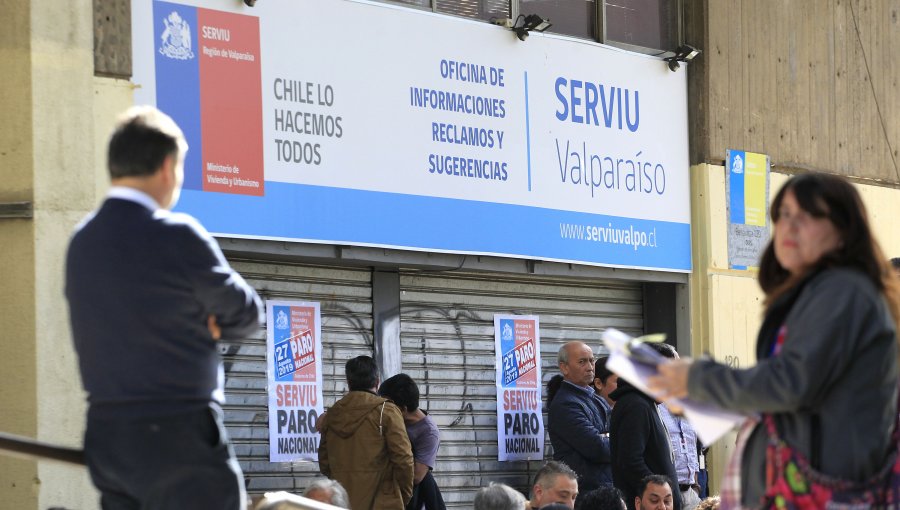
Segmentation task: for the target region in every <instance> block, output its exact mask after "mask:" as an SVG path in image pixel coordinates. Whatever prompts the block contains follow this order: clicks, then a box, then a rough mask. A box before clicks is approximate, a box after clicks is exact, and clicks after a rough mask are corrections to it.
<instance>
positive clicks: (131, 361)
mask: <svg viewBox="0 0 900 510" xmlns="http://www.w3.org/2000/svg"><path fill="white" fill-rule="evenodd" d="M66 298H67V299H68V302H69V308H70V319H71V323H72V335H73V338H74V341H75V349H76V351H77V353H78V361H79V365H80V369H81V376H82V382H83V384H84V388H85V389H86V390H87V391H88V393H89V396H88V400H89V402H90V404H91V412H101V410H103V411H104V412H111V413H113V414H126V413H127V414H128V415H131V416H135V415H140V414H147V415H152V414H161V413H174V412H179V411H187V410H191V409H193V408H199V407H201V406H207V405H208V404H209V402H210V401H221V400H222V398H223V389H222V387H223V382H224V377H223V371H222V364H221V358H220V356H219V353H218V352H217V347H216V342H215V341H214V340H213V338H212V336H211V334H210V332H209V330H208V328H207V318H208V316H209V315H214V316H215V317H216V320H217V322H218V325H219V326H220V328H221V330H222V337H223V338H235V337H241V336H245V335H249V334H251V333H253V332H255V331H256V330H257V329H258V328H259V326H260V319H261V307H260V300H259V297H258V296H257V295H256V292H254V290H253V289H252V288H251V287H250V286H249V285H247V283H246V282H244V280H243V278H241V276H240V275H238V274H237V273H236V272H234V271H233V270H232V269H231V268H230V267H229V265H228V263H227V262H226V261H225V258H224V257H223V255H222V253H221V251H220V250H219V247H218V245H217V244H216V241H215V240H214V239H213V238H212V237H211V236H210V235H209V233H207V232H206V230H205V229H204V228H203V227H202V226H200V224H199V223H198V222H197V221H196V220H194V219H193V218H191V217H190V216H187V215H184V214H175V213H171V212H169V211H165V210H156V211H152V210H150V209H148V208H147V207H146V206H145V205H143V204H140V203H138V202H135V201H131V200H126V199H121V198H112V197H110V198H107V200H106V201H105V202H104V203H103V204H102V206H101V207H100V209H99V210H97V211H96V212H95V213H94V214H93V215H92V216H89V217H88V218H86V220H85V221H84V222H82V224H81V225H79V227H78V228H77V229H76V231H75V233H74V235H73V237H72V240H71V242H70V244H69V250H68V255H67V259H66Z"/></svg>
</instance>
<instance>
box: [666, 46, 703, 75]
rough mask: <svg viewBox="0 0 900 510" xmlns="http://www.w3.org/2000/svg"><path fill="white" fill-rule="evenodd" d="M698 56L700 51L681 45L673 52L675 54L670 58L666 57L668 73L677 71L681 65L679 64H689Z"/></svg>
mask: <svg viewBox="0 0 900 510" xmlns="http://www.w3.org/2000/svg"><path fill="white" fill-rule="evenodd" d="M699 54H700V50H698V49H697V48H694V47H693V46H691V45H689V44H682V45H681V46H679V47H678V49H676V50H675V54H674V55H672V56H671V57H666V58H664V59H663V60H665V61H666V62H667V63H668V64H669V70H670V71H673V72H674V71H677V70H678V68H679V67H681V64H679V62H690V61H691V60H694V57H696V56H697V55H699Z"/></svg>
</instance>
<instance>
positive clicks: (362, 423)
mask: <svg viewBox="0 0 900 510" xmlns="http://www.w3.org/2000/svg"><path fill="white" fill-rule="evenodd" d="M321 434H322V437H321V440H320V442H319V469H320V470H321V471H322V474H323V475H325V476H327V477H329V478H333V479H335V480H337V481H338V482H340V483H341V485H343V486H344V488H346V489H347V493H348V495H349V496H350V508H352V509H353V510H381V509H392V510H393V509H400V508H403V507H404V506H405V505H406V502H407V501H409V499H410V497H411V496H412V487H413V456H412V448H411V447H410V444H409V438H408V437H407V435H406V427H405V425H404V424H403V416H402V415H401V414H400V409H398V408H397V406H396V405H394V404H393V403H392V402H391V401H389V400H387V399H385V398H382V397H379V396H377V395H375V394H374V393H371V392H368V391H351V392H349V393H347V394H346V395H345V396H344V398H342V399H340V400H339V401H337V403H335V404H334V405H333V406H332V407H331V409H330V410H329V411H328V413H327V419H325V420H324V425H323V426H322V432H321Z"/></svg>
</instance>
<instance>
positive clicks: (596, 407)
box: [547, 342, 612, 495]
mask: <svg viewBox="0 0 900 510" xmlns="http://www.w3.org/2000/svg"><path fill="white" fill-rule="evenodd" d="M557 361H558V362H559V370H560V372H562V375H563V382H562V384H561V385H560V387H559V390H558V391H557V392H556V396H554V397H553V400H552V401H551V402H550V410H549V411H548V413H547V418H548V420H547V421H548V422H549V423H548V430H549V433H550V443H551V444H552V445H553V458H554V459H555V460H558V461H562V462H565V463H566V464H567V465H568V466H569V467H570V468H572V469H573V470H574V471H575V472H576V473H577V474H578V494H579V495H583V494H587V493H588V492H590V491H592V490H594V489H597V488H599V487H600V486H611V485H612V470H611V468H610V456H609V411H608V409H607V404H606V402H605V401H604V400H603V398H602V397H599V396H598V395H596V394H595V393H594V387H593V386H592V384H593V382H594V362H595V361H596V360H595V359H594V352H593V351H592V350H591V348H590V346H588V345H587V344H585V343H584V342H568V343H566V344H565V345H563V346H562V347H560V349H559V354H558V359H557Z"/></svg>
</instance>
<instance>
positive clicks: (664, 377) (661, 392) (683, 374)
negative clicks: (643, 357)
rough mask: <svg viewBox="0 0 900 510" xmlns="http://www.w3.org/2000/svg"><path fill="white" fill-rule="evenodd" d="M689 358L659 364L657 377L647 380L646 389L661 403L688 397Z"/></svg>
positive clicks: (690, 361) (691, 361)
mask: <svg viewBox="0 0 900 510" xmlns="http://www.w3.org/2000/svg"><path fill="white" fill-rule="evenodd" d="M691 363H693V360H691V359H690V358H685V359H673V360H668V361H665V362H663V363H660V364H659V365H658V366H657V367H656V369H657V370H658V371H659V374H658V375H655V376H651V377H649V378H647V387H648V388H649V389H650V391H651V392H652V393H653V395H654V396H655V397H656V398H657V399H658V400H661V401H663V402H665V401H667V400H670V399H673V398H684V397H687V396H688V374H689V373H690V371H691Z"/></svg>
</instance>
